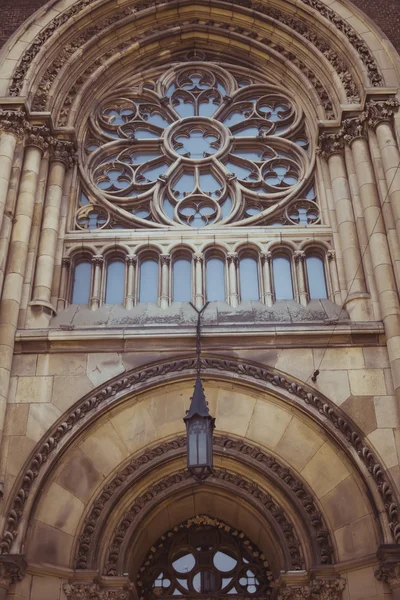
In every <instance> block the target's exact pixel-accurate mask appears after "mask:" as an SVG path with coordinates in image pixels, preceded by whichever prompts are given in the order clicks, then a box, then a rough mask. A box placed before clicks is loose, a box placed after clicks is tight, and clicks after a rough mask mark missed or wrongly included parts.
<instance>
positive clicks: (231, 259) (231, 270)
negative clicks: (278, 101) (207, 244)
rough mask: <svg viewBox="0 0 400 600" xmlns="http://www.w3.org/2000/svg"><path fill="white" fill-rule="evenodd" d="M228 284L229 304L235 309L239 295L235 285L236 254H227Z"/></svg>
mask: <svg viewBox="0 0 400 600" xmlns="http://www.w3.org/2000/svg"><path fill="white" fill-rule="evenodd" d="M227 259H228V282H229V297H228V301H229V304H230V305H231V306H232V307H233V308H236V307H237V306H238V304H239V294H238V285H237V264H238V255H237V252H228V254H227Z"/></svg>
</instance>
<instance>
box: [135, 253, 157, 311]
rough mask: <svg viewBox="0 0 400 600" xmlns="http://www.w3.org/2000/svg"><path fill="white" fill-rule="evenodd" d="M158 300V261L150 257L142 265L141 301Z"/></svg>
mask: <svg viewBox="0 0 400 600" xmlns="http://www.w3.org/2000/svg"><path fill="white" fill-rule="evenodd" d="M157 300H158V263H157V261H156V260H154V259H153V258H149V259H146V260H144V261H143V262H142V263H141V265H140V288H139V302H157Z"/></svg>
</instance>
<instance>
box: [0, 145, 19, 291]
mask: <svg viewBox="0 0 400 600" xmlns="http://www.w3.org/2000/svg"><path fill="white" fill-rule="evenodd" d="M23 160H24V147H23V143H22V142H21V143H19V144H18V146H17V148H16V151H15V154H14V164H13V168H12V172H11V177H10V183H9V186H8V194H7V201H6V206H5V212H4V215H3V223H2V226H1V228H0V296H1V292H2V289H3V283H4V277H5V270H6V265H7V258H8V251H9V244H10V239H11V232H12V227H13V222H14V214H15V205H16V201H17V196H18V188H19V182H20V178H21V171H22V164H23Z"/></svg>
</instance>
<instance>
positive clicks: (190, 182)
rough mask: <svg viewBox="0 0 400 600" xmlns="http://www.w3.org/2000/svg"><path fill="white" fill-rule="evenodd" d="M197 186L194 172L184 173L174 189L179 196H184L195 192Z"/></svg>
mask: <svg viewBox="0 0 400 600" xmlns="http://www.w3.org/2000/svg"><path fill="white" fill-rule="evenodd" d="M194 186H195V180H194V173H182V175H181V176H180V177H179V179H178V181H177V182H176V183H174V185H173V190H174V192H175V191H176V192H177V194H176V197H177V198H184V197H185V196H187V195H188V194H190V193H191V192H193V190H194Z"/></svg>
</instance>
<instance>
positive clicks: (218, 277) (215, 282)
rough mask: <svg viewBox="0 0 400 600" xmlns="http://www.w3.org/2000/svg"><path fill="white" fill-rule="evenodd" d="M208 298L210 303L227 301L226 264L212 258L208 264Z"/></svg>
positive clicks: (220, 259) (219, 259)
mask: <svg viewBox="0 0 400 600" xmlns="http://www.w3.org/2000/svg"><path fill="white" fill-rule="evenodd" d="M206 296H207V300H208V301H210V302H215V301H218V300H219V301H224V300H225V262H224V261H223V260H222V258H217V257H212V258H209V259H208V260H207V262H206Z"/></svg>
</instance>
